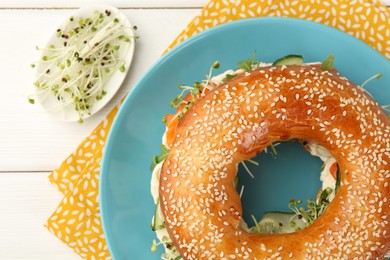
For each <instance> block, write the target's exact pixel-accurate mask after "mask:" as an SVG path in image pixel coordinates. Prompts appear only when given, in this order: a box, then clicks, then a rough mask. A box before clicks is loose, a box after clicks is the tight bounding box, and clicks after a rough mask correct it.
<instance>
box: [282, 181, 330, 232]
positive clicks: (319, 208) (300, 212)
mask: <svg viewBox="0 0 390 260" xmlns="http://www.w3.org/2000/svg"><path fill="white" fill-rule="evenodd" d="M332 193H333V189H332V188H329V187H328V188H326V189H324V190H323V191H322V192H321V195H320V197H319V198H318V199H317V200H316V201H314V200H311V199H309V200H307V208H305V207H303V206H299V205H300V204H302V200H295V199H292V200H290V203H289V204H288V207H289V208H290V209H291V210H292V211H293V212H294V213H295V214H296V216H297V218H298V219H302V221H303V222H305V223H306V226H309V225H311V224H313V222H314V221H315V220H316V219H317V218H318V217H319V216H321V215H322V214H323V213H324V212H325V210H326V209H327V208H328V206H329V204H330V199H329V197H330V195H331V194H332Z"/></svg>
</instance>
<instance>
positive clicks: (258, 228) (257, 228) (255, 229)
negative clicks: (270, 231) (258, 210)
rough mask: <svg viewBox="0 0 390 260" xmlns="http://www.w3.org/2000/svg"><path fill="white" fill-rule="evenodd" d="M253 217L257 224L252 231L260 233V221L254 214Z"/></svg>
mask: <svg viewBox="0 0 390 260" xmlns="http://www.w3.org/2000/svg"><path fill="white" fill-rule="evenodd" d="M251 218H252V220H253V222H254V223H255V226H254V227H253V228H252V231H253V232H254V233H260V226H259V222H258V221H257V219H256V218H255V216H254V215H251Z"/></svg>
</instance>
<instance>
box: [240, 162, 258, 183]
mask: <svg viewBox="0 0 390 260" xmlns="http://www.w3.org/2000/svg"><path fill="white" fill-rule="evenodd" d="M241 164H242V166H244V168H245V171H246V172H247V173H248V174H249V176H251V178H252V179H254V178H255V176H254V175H253V173H252V172H251V171H250V170H249V168H248V166H246V164H245V162H243V161H242V162H241Z"/></svg>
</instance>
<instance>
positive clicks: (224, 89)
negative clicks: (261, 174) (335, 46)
mask: <svg viewBox="0 0 390 260" xmlns="http://www.w3.org/2000/svg"><path fill="white" fill-rule="evenodd" d="M290 138H298V139H304V140H315V141H316V142H318V143H319V144H320V145H322V146H324V147H325V148H326V149H328V150H329V151H330V152H331V154H332V155H333V156H334V157H335V158H336V160H337V161H338V163H339V165H340V169H341V172H342V173H341V176H342V177H341V179H342V182H341V187H340V188H339V191H338V193H337V195H336V197H335V199H334V201H333V202H332V203H331V205H330V206H329V208H328V209H327V211H326V212H325V213H324V214H323V215H322V216H321V217H320V218H319V219H317V220H316V221H315V222H314V224H312V225H311V226H309V227H308V228H306V229H304V230H302V231H299V232H295V233H292V234H283V235H261V234H249V233H246V232H245V231H243V230H242V229H240V228H239V223H240V219H241V215H242V208H241V202H240V198H239V196H238V194H237V192H236V191H235V189H234V187H233V185H232V182H233V179H234V176H235V175H236V170H237V164H238V163H239V162H241V161H242V160H244V159H249V158H251V157H252V156H254V155H255V154H256V153H258V152H260V151H261V150H263V149H264V148H265V147H267V146H268V145H269V144H271V143H272V142H275V141H279V140H285V139H290ZM389 156H390V120H389V117H388V116H387V115H386V113H385V112H384V111H383V110H382V109H381V108H380V106H379V105H378V104H377V103H376V102H375V101H374V100H373V99H372V98H371V97H370V96H369V95H368V94H367V93H365V91H364V90H362V89H361V88H359V87H357V86H355V85H354V84H353V83H351V82H350V81H348V80H347V79H345V78H343V77H340V76H339V75H337V73H332V72H328V71H322V70H321V69H319V68H317V67H314V66H309V65H307V66H288V67H286V66H282V67H267V68H261V69H258V70H256V71H252V72H250V73H245V75H242V76H240V77H237V78H236V79H233V80H231V81H230V82H228V83H226V84H223V85H221V86H219V87H218V88H216V89H215V90H213V91H211V92H209V93H207V94H206V95H205V97H203V98H202V99H200V100H199V101H198V102H197V103H195V104H194V105H193V106H192V107H191V108H190V109H189V110H188V111H187V113H186V114H185V115H184V117H183V118H182V119H181V121H180V123H179V125H178V126H177V129H176V137H175V139H174V142H173V145H172V147H171V151H170V154H169V156H168V158H167V160H166V161H165V162H164V165H163V168H162V172H161V177H160V190H159V193H160V200H161V207H162V211H163V214H164V216H165V221H166V227H167V230H168V232H169V234H170V236H171V239H172V240H173V243H174V245H175V246H176V247H177V248H178V250H179V252H180V254H181V255H182V256H183V257H184V258H185V259H256V258H257V259H267V258H269V259H277V258H279V257H282V258H283V259H284V258H291V259H303V258H305V259H320V258H324V257H326V256H327V257H330V258H334V259H341V258H347V257H348V258H351V257H357V258H358V259H367V258H372V259H375V258H378V257H383V255H384V254H385V252H386V251H388V250H390V219H389V218H390V186H389V182H390V159H389Z"/></svg>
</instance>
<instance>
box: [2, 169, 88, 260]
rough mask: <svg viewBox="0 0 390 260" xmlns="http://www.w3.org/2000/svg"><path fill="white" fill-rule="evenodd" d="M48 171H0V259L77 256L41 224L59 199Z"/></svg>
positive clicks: (65, 257)
mask: <svg viewBox="0 0 390 260" xmlns="http://www.w3.org/2000/svg"><path fill="white" fill-rule="evenodd" d="M47 175H48V173H47V172H35V173H0V219H1V221H0V234H1V235H0V259H61V260H68V259H69V260H72V259H75V260H76V259H80V258H79V257H78V255H77V254H75V253H74V252H73V251H72V250H71V249H70V248H69V247H68V246H66V245H65V244H63V243H62V242H61V241H60V240H59V239H58V238H57V237H55V236H54V235H53V234H51V233H50V231H48V230H47V229H46V228H45V227H44V223H45V222H46V219H47V218H48V217H49V216H50V215H51V214H52V212H53V211H54V210H55V209H56V207H57V205H58V203H59V202H60V201H61V199H62V194H61V193H60V192H58V191H57V190H56V189H55V188H54V186H52V185H50V183H49V182H48V180H47Z"/></svg>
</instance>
